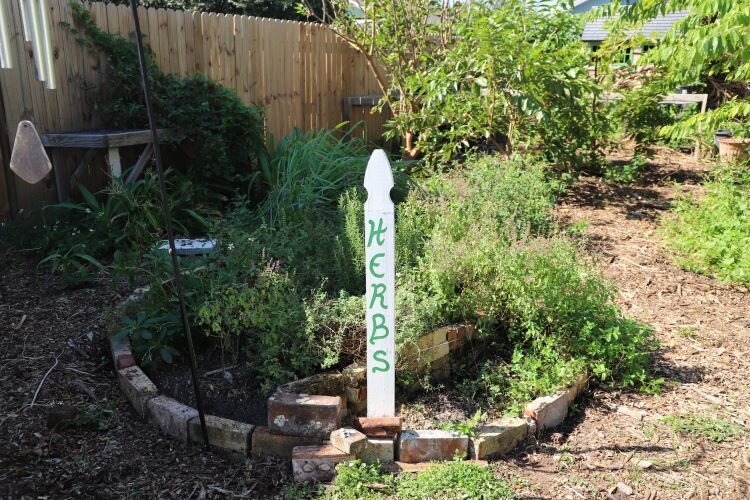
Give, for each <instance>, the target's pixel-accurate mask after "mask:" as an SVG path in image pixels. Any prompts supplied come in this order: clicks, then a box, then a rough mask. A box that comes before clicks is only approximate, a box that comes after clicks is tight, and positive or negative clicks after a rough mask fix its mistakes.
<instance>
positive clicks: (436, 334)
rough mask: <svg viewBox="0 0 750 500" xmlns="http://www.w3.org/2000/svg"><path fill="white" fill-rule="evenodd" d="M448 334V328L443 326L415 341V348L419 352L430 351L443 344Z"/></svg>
mask: <svg viewBox="0 0 750 500" xmlns="http://www.w3.org/2000/svg"><path fill="white" fill-rule="evenodd" d="M447 333H448V327H447V326H444V327H442V328H438V329H437V330H434V331H432V332H430V333H428V334H427V335H423V336H421V337H419V338H418V339H417V346H418V347H419V349H420V350H423V351H424V350H426V349H432V348H433V347H435V346H438V345H440V344H442V343H443V342H445V340H446V334H447Z"/></svg>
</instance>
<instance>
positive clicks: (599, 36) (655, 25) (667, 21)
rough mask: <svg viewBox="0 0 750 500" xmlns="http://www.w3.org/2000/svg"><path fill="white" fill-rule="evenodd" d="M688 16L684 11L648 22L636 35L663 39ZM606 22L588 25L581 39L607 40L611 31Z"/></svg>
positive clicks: (602, 20) (636, 31)
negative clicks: (678, 22) (675, 25)
mask: <svg viewBox="0 0 750 500" xmlns="http://www.w3.org/2000/svg"><path fill="white" fill-rule="evenodd" d="M687 14H688V11H686V10H683V11H679V12H673V13H671V14H667V15H665V16H659V17H656V18H654V19H652V20H650V21H646V23H644V25H643V26H642V27H641V28H639V29H638V30H635V33H639V34H642V35H643V36H646V37H649V38H661V37H663V36H664V35H665V34H667V32H668V31H669V30H670V29H672V26H674V24H675V23H676V22H677V21H680V20H681V19H683V18H684V17H685V16H687ZM606 22H607V19H606V18H603V19H597V20H596V21H591V22H590V23H586V26H584V28H583V35H581V39H582V40H583V41H584V42H601V41H602V40H604V39H605V38H607V35H608V34H609V30H608V29H607V28H606V26H605V24H606Z"/></svg>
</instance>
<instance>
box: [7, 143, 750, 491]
mask: <svg viewBox="0 0 750 500" xmlns="http://www.w3.org/2000/svg"><path fill="white" fill-rule="evenodd" d="M707 168H708V167H707V166H705V165H702V164H698V163H696V162H694V161H693V160H692V159H691V158H689V157H687V156H684V155H680V154H678V153H673V152H666V151H664V152H660V153H659V154H658V155H657V157H656V158H655V160H654V161H653V162H652V163H651V164H650V166H649V170H648V173H647V176H646V179H644V181H643V182H642V183H640V184H638V185H634V186H618V185H613V184H608V183H605V182H603V181H601V180H600V179H599V178H595V177H583V178H581V179H580V181H579V182H578V183H577V184H576V185H575V186H574V187H573V188H572V189H571V191H570V192H569V193H568V195H567V196H566V197H565V198H564V199H563V200H562V202H561V203H560V206H559V207H558V214H559V216H560V218H561V219H562V220H563V221H565V222H567V223H573V222H578V221H587V222H588V223H589V226H588V228H587V230H586V231H585V237H586V240H587V241H588V245H589V248H590V250H591V252H592V253H594V254H595V255H596V256H597V257H598V259H599V261H600V266H601V269H602V271H603V272H604V274H606V275H607V276H608V277H609V278H610V279H612V280H613V282H614V283H615V284H616V285H617V287H618V288H619V290H620V292H619V296H618V302H619V304H620V305H621V306H622V308H623V310H624V311H625V312H626V313H627V314H629V315H631V316H633V317H635V318H637V319H639V320H641V321H643V322H645V323H648V324H650V325H652V326H653V327H654V329H655V332H656V335H657V336H658V338H659V339H660V341H661V347H660V349H659V351H658V352H656V353H655V363H656V369H657V372H658V373H657V376H660V377H664V378H665V379H666V384H665V387H664V389H663V391H662V392H661V394H658V395H652V394H642V393H638V392H632V391H630V392H623V391H618V390H614V389H611V388H608V387H605V386H595V387H592V388H591V389H590V391H589V392H588V393H587V395H586V397H585V398H584V399H583V400H582V401H580V403H579V406H578V409H577V411H576V412H575V413H574V414H573V415H572V417H571V418H569V419H568V421H566V423H565V424H564V426H563V427H562V428H560V429H556V432H554V433H551V434H548V435H544V436H542V437H541V438H540V439H539V440H530V441H528V442H527V443H526V444H525V445H524V446H522V447H521V448H520V449H519V450H518V451H517V452H516V453H515V454H514V455H512V456H510V457H508V458H506V459H504V460H500V461H498V462H495V463H493V464H492V467H493V468H494V469H495V470H496V471H497V473H498V474H499V475H500V476H501V477H504V478H506V479H507V480H508V481H510V482H511V483H512V484H513V485H514V487H515V489H516V490H517V491H518V493H519V494H520V495H521V496H522V497H523V498H555V499H557V498H570V499H576V498H648V499H655V498H659V499H671V498H675V499H677V498H737V499H744V498H750V442H749V440H750V433H748V426H750V319H749V317H748V311H749V310H750V295H748V292H747V290H746V289H744V288H740V287H737V286H732V285H726V284H722V283H720V282H718V281H716V280H713V279H711V278H707V277H703V276H698V275H695V274H693V273H689V272H686V271H683V270H681V269H679V268H678V267H677V266H676V265H675V263H674V261H673V259H672V257H670V255H669V253H668V252H666V251H665V250H664V248H663V244H662V242H661V240H660V237H659V234H658V230H657V229H658V225H659V221H660V219H661V217H663V216H665V215H666V213H667V210H668V208H669V206H670V203H671V202H672V200H674V199H675V197H677V196H680V195H681V194H684V193H700V192H701V189H702V187H701V183H702V179H703V176H704V174H705V173H706V172H707ZM126 295H127V291H125V290H113V289H112V287H111V284H109V283H102V284H100V285H97V286H95V287H93V288H89V289H81V290H65V289H62V288H61V283H60V281H59V280H58V279H57V278H56V277H52V276H49V275H46V274H43V273H42V274H37V273H36V272H35V270H34V267H33V265H32V264H30V263H28V262H26V261H24V260H22V259H18V260H12V261H8V260H6V261H5V262H3V263H2V267H1V268H0V497H14V498H17V497H29V498H32V497H37V496H44V497H51V498H91V497H103V498H119V497H136V498H140V497H168V498H228V497H248V498H257V497H265V496H269V495H276V494H278V493H279V492H280V490H281V488H282V487H283V485H284V484H286V483H288V482H289V481H290V476H291V474H290V467H289V464H288V462H285V461H278V460H273V459H263V460H259V459H247V460H245V461H243V462H237V461H233V460H230V459H227V458H225V457H223V456H221V455H217V454H214V453H212V452H207V451H205V450H202V449H201V448H199V447H192V446H187V445H183V444H180V443H177V442H175V441H173V440H171V439H169V438H166V437H164V436H162V435H161V434H160V433H159V432H158V431H157V430H155V429H153V428H152V427H151V426H149V425H147V424H146V423H145V422H143V421H142V420H141V419H140V418H139V417H138V416H137V415H136V413H135V412H134V411H133V409H132V408H131V407H130V405H129V404H128V402H127V400H126V399H125V398H124V397H123V395H122V394H121V393H120V391H119V388H118V386H117V382H116V377H115V376H114V373H113V372H112V369H111V362H110V360H109V358H108V355H107V349H106V347H105V346H106V343H105V332H106V323H107V314H108V313H109V311H110V310H111V307H112V306H113V305H114V304H117V303H119V302H121V301H122V299H123V298H124V297H125V296H126ZM221 367H222V362H221V361H220V360H218V359H217V358H216V356H213V357H212V356H210V355H209V356H207V357H206V358H205V359H204V360H203V361H202V365H201V370H202V373H205V372H206V371H211V370H214V369H217V368H221ZM180 370H184V368H183V369H180V368H174V369H170V370H160V372H161V374H160V375H157V379H158V380H159V382H160V384H161V385H162V389H164V390H167V391H168V392H171V393H172V394H174V395H177V396H178V397H181V398H182V399H183V400H184V401H186V402H189V401H190V398H191V397H192V392H191V389H192V388H191V387H190V386H189V377H187V376H186V372H184V373H183V372H181V371H180ZM237 370H239V371H237ZM230 372H233V373H235V372H236V373H238V375H237V376H235V378H234V380H233V383H231V384H230V383H229V382H228V381H226V380H225V379H223V377H222V374H221V373H217V374H214V375H210V376H208V377H203V378H202V380H203V381H204V382H205V384H207V385H206V386H207V387H208V388H209V397H208V400H209V404H212V401H216V400H220V399H223V398H224V395H225V394H232V393H233V391H234V393H235V396H237V397H238V398H242V397H245V398H248V399H246V400H242V399H240V401H241V403H240V404H237V403H235V409H236V407H238V406H241V405H246V404H247V405H250V404H251V402H252V401H254V400H258V398H257V397H256V396H255V395H254V394H255V392H254V388H253V387H250V386H244V385H243V384H244V382H243V377H242V372H241V369H232V370H230ZM160 377H161V378H160ZM451 389H452V388H450V387H448V388H446V390H443V391H441V390H437V391H433V392H428V393H425V394H423V395H421V396H418V397H417V399H416V400H410V401H409V404H408V405H406V406H403V407H402V408H401V414H402V415H403V416H404V417H405V418H407V420H409V421H410V422H414V423H415V424H416V423H420V424H422V425H424V426H427V427H429V426H431V425H434V422H433V421H443V422H444V421H450V420H466V419H468V418H470V417H471V414H472V413H473V406H472V405H471V404H470V403H468V402H467V401H466V400H464V399H463V398H462V397H461V396H460V395H458V394H457V393H456V392H455V391H453V390H451ZM213 396H217V397H213ZM219 396H221V397H219ZM243 401H244V402H243ZM62 407H66V408H70V409H72V411H73V412H74V413H75V414H76V415H77V418H76V419H75V420H73V421H72V422H68V423H62V424H57V425H55V423H54V422H50V425H48V417H49V415H50V414H52V415H53V416H54V415H55V414H56V413H57V412H58V411H59V409H60V408H62ZM215 409H216V410H217V413H224V414H227V415H229V416H234V414H233V413H231V411H232V409H231V408H224V409H222V408H218V407H216V408H215ZM253 412H254V413H252V415H255V416H252V415H251V416H250V417H246V418H245V419H247V418H250V419H251V420H252V419H254V418H256V417H257V418H258V419H261V418H262V416H263V415H264V411H263V409H262V408H256V409H255V410H253ZM241 413H244V414H245V415H247V412H246V411H243V412H241ZM256 413H257V415H256ZM238 414H239V413H238ZM675 414H699V415H709V416H715V417H717V418H722V419H726V420H728V421H732V422H735V423H737V424H739V425H741V426H742V427H743V429H744V434H743V436H742V437H740V438H739V439H737V440H734V441H730V442H725V443H714V442H711V441H708V440H706V439H704V438H701V437H698V436H694V435H685V434H675V433H674V432H673V431H672V430H671V429H670V428H669V427H668V426H667V425H666V424H665V423H664V422H663V420H662V418H663V417H665V416H669V415H675ZM618 483H621V485H620V487H619V488H618V487H617V486H616V485H617V484H618ZM628 489H630V490H632V494H631V495H630V496H629V497H628V496H626V493H627V492H628Z"/></svg>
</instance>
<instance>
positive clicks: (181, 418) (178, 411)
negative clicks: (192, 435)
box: [147, 396, 198, 442]
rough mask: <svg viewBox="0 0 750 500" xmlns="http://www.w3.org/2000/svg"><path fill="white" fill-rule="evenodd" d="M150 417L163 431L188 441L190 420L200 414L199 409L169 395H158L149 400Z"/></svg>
mask: <svg viewBox="0 0 750 500" xmlns="http://www.w3.org/2000/svg"><path fill="white" fill-rule="evenodd" d="M147 407H148V419H149V421H151V422H153V423H155V424H156V426H157V427H159V429H161V431H162V432H163V433H164V434H166V435H168V436H172V437H173V438H175V439H179V440H180V441H183V442H187V441H188V422H189V421H190V419H192V418H195V417H197V416H198V410H196V409H195V408H192V407H190V406H188V405H185V404H182V403H180V402H179V401H177V400H176V399H172V398H170V397H167V396H157V397H155V398H153V399H151V400H149V402H148V405H147Z"/></svg>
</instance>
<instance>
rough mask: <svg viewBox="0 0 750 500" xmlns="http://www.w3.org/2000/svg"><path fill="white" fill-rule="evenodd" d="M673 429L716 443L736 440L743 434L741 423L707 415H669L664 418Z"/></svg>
mask: <svg viewBox="0 0 750 500" xmlns="http://www.w3.org/2000/svg"><path fill="white" fill-rule="evenodd" d="M662 420H663V421H664V422H665V423H666V424H667V425H669V427H671V428H672V431H674V432H679V433H681V434H688V435H691V436H698V437H702V438H703V439H707V440H709V441H713V442H714V443H724V442H726V441H734V440H735V439H738V438H740V437H741V436H742V434H743V429H742V426H741V425H738V424H735V423H734V422H730V421H729V420H725V419H723V418H711V417H707V416H705V415H693V414H683V415H669V416H667V417H664V418H663V419H662Z"/></svg>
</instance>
